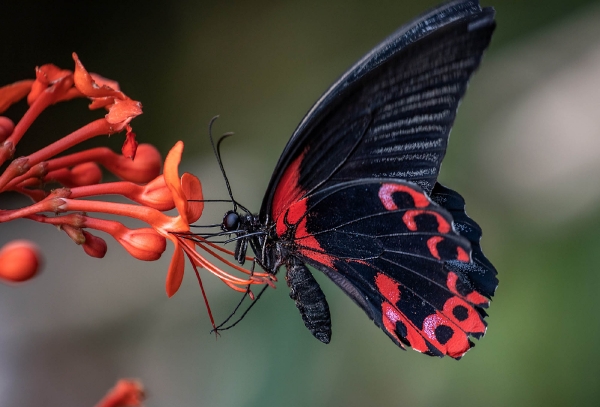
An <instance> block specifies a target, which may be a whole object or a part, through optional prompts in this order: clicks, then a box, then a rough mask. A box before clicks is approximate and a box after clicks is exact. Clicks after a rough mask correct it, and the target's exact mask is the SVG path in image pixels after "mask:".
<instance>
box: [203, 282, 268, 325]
mask: <svg viewBox="0 0 600 407" xmlns="http://www.w3.org/2000/svg"><path fill="white" fill-rule="evenodd" d="M267 288H269V286H268V285H265V286H264V287H263V288H262V290H260V292H259V293H258V295H257V296H256V298H255V299H254V301H252V303H251V304H250V305H249V306H248V308H246V310H245V311H244V313H243V314H242V315H241V316H240V317H239V318H238V319H237V320H236V321H235V322H234V323H232V324H231V325H228V326H226V327H225V328H221V327H222V326H223V325H225V324H226V323H227V321H229V319H231V317H232V316H233V314H231V315H230V316H229V318H227V320H225V321H224V322H223V323H222V324H220V325H219V326H217V327H216V330H217V331H226V330H228V329H231V328H233V327H234V326H236V325H237V324H239V323H240V322H241V321H242V319H244V317H245V316H246V314H247V313H248V312H249V311H250V310H251V309H252V307H253V306H254V305H255V304H256V303H257V302H258V299H259V298H260V297H261V295H263V293H264V292H265V291H266V290H267ZM244 298H245V296H244ZM240 305H241V302H240ZM236 309H237V308H236ZM234 314H235V311H234ZM213 331H214V329H213ZM211 333H212V331H211Z"/></svg>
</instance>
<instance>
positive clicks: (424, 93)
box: [221, 0, 498, 359]
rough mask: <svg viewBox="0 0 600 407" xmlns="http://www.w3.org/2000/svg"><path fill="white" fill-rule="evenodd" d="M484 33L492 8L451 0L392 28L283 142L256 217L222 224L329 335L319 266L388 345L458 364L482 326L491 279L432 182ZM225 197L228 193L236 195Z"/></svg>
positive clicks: (459, 216)
mask: <svg viewBox="0 0 600 407" xmlns="http://www.w3.org/2000/svg"><path fill="white" fill-rule="evenodd" d="M494 28H495V21H494V10H493V9H492V8H489V7H488V8H481V7H480V5H479V3H478V1H473V0H463V1H451V2H448V3H446V4H443V5H441V6H439V7H438V8H435V9H433V10H431V11H430V12H428V13H426V14H424V15H422V16H421V17H419V18H417V19H415V20H414V21H412V22H411V23H409V24H408V25H406V26H404V27H402V28H400V29H399V30H398V31H396V32H395V33H394V34H392V35H391V36H390V37H388V38H387V39H386V40H384V41H383V42H382V43H381V44H379V45H378V46H377V47H375V48H374V49H373V50H372V51H370V52H369V53H368V54H367V55H365V56H364V57H363V58H362V59H361V60H360V61H358V62H357V63H356V64H355V65H354V66H353V67H352V68H350V70H348V71H347V72H346V73H345V74H344V75H342V77H341V78H340V79H339V80H338V81H337V82H335V83H334V84H333V85H332V86H331V87H330V88H329V90H328V91H327V92H325V94H324V95H323V96H322V97H321V98H320V99H319V100H318V101H317V103H316V104H315V105H314V106H313V107H312V109H310V111H309V112H308V114H307V115H306V116H305V117H304V119H303V120H302V122H301V123H300V125H299V126H298V127H297V129H296V130H295V132H294V133H293V135H292V137H291V139H290V140H289V142H288V143H287V146H286V147H285V149H284V150H283V153H282V154H281V157H280V158H279V162H278V163H277V165H276V167H275V170H274V172H273V175H272V178H271V181H270V183H269V186H268V188H267V191H266V193H265V196H264V199H263V202H262V207H261V209H260V212H259V213H258V214H252V213H250V212H249V211H247V210H246V209H245V208H244V207H241V208H242V209H244V211H245V213H238V211H237V205H236V206H234V210H231V211H228V212H227V213H226V214H225V216H224V218H223V221H222V224H221V228H222V230H223V231H224V232H225V233H231V234H234V235H235V236H236V240H237V244H236V249H235V257H236V259H237V260H238V261H239V263H241V264H243V262H244V259H245V258H246V252H247V250H248V248H251V249H252V251H253V252H254V255H255V261H256V263H257V264H259V265H260V266H261V267H262V268H263V269H264V270H265V271H266V272H268V273H271V274H273V275H274V274H276V273H277V272H278V271H279V269H280V268H281V267H285V269H286V275H285V279H286V282H287V285H288V286H289V289H290V297H291V298H292V299H293V300H294V301H295V303H296V306H297V308H298V310H299V311H300V314H301V317H302V320H303V321H304V324H305V325H306V327H307V328H308V329H309V330H310V332H311V333H312V334H313V335H314V336H315V337H316V338H317V339H319V340H320V341H321V342H324V343H329V341H330V340H331V316H330V312H329V306H328V304H327V301H326V299H325V295H324V293H323V291H322V290H321V288H320V286H319V284H318V283H317V282H316V280H315V278H314V276H313V275H312V274H311V271H310V270H309V269H308V268H307V265H309V266H312V267H314V268H315V269H317V270H319V271H321V272H323V273H325V275H326V276H327V277H329V278H330V279H331V280H332V281H333V282H334V283H335V284H336V285H337V286H338V287H339V288H341V289H342V290H343V291H344V292H345V293H346V294H347V295H348V296H349V297H350V298H351V299H352V300H353V301H354V302H355V303H356V304H357V305H358V306H359V307H360V308H362V309H363V311H364V312H365V313H366V314H367V316H368V317H369V318H370V319H372V320H373V321H374V323H375V325H377V326H378V327H380V328H381V329H382V330H383V332H385V333H386V334H387V335H388V336H389V337H390V338H391V340H392V341H393V342H394V343H396V344H397V345H398V346H399V347H401V348H403V349H404V345H408V346H411V347H412V348H413V349H415V350H417V351H419V352H422V353H425V354H428V355H432V356H440V357H442V356H444V355H448V356H450V357H452V358H455V359H459V358H460V357H462V356H463V355H464V354H465V353H466V352H467V351H468V350H469V349H470V348H471V347H472V346H474V344H473V342H472V341H471V340H470V339H469V338H470V337H474V338H480V337H481V336H483V335H484V333H485V331H486V326H487V324H486V322H485V320H484V317H486V316H487V314H486V312H485V310H484V308H487V307H488V305H489V301H490V299H491V297H492V296H493V294H494V291H495V289H496V287H497V285H498V280H497V278H496V274H497V272H496V270H495V269H494V267H493V266H492V264H491V263H490V262H489V261H488V260H487V259H486V257H485V256H484V255H483V253H482V251H481V247H480V239H481V229H480V228H479V226H478V225H477V223H475V222H474V221H473V220H471V219H470V218H469V217H468V216H467V214H466V213H465V209H464V207H465V202H464V200H463V198H462V197H461V196H460V195H459V194H458V193H457V192H455V191H453V190H451V189H449V188H446V187H444V186H442V185H440V184H439V183H438V182H437V176H438V173H439V171H440V165H441V162H442V159H443V157H444V155H445V152H446V146H447V143H448V137H449V134H450V130H451V127H452V124H453V122H454V118H455V116H456V110H457V107H458V104H459V102H460V100H461V98H462V97H463V95H464V93H465V90H466V88H467V84H468V82H469V79H470V78H471V75H472V74H473V72H474V71H475V70H476V69H477V67H478V66H479V64H480V61H481V58H482V55H483V52H484V50H485V49H486V48H487V47H488V45H489V42H490V40H491V36H492V33H493V31H494ZM234 202H235V201H234Z"/></svg>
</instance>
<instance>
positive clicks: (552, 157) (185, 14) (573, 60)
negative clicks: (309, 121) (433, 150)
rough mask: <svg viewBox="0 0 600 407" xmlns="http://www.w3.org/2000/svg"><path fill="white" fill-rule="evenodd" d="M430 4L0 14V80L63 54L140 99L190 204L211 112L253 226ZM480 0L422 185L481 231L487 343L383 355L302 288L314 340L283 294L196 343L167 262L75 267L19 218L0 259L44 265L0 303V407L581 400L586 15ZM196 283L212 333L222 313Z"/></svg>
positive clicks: (573, 0)
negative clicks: (332, 100)
mask: <svg viewBox="0 0 600 407" xmlns="http://www.w3.org/2000/svg"><path fill="white" fill-rule="evenodd" d="M436 3H437V2H436V1H431V0H427V1H409V0H404V1H369V2H366V1H363V2H361V1H356V0H355V1H339V0H336V1H328V2H322V1H313V0H310V1H304V2H293V1H258V2H243V3H242V2H233V1H187V2H186V1H183V2H172V3H169V4H167V3H163V2H145V3H144V4H143V5H142V3H141V2H133V1H120V2H111V1H104V2H61V1H53V2H27V1H20V2H3V4H2V5H1V6H0V22H1V23H0V38H1V39H2V40H1V41H0V55H1V56H2V66H1V68H0V83H1V84H5V83H10V82H13V81H16V80H19V79H23V78H26V77H32V76H33V68H34V67H35V66H36V65H41V64H43V63H47V62H53V63H55V64H58V65H60V66H62V67H65V68H71V67H72V61H71V57H70V55H71V52H73V51H76V52H77V53H78V54H79V56H80V58H81V59H82V61H83V63H84V64H85V66H86V67H87V68H88V69H89V70H90V71H92V72H98V73H100V74H102V75H104V76H106V77H109V78H113V79H116V80H118V81H119V82H120V84H121V87H122V89H123V90H124V91H125V92H126V93H127V94H128V95H130V96H131V97H132V98H134V99H137V100H140V101H142V103H143V105H144V115H142V116H140V117H139V118H137V119H135V120H134V122H133V126H134V129H135V131H136V133H137V134H138V137H139V139H140V141H149V142H152V143H155V144H156V145H158V146H159V148H160V149H161V151H162V152H163V154H164V153H166V152H167V151H168V149H169V148H170V147H171V146H172V145H173V144H174V142H175V141H176V140H179V139H181V140H184V141H185V143H186V151H185V157H184V163H183V166H184V168H185V169H186V170H189V171H192V172H194V173H195V174H196V175H198V176H199V177H200V179H201V180H202V182H203V184H204V192H205V196H206V197H208V198H223V197H225V196H226V191H225V189H224V186H223V182H222V179H221V176H220V174H219V172H218V168H217V165H216V162H215V159H214V157H213V156H212V152H211V149H210V146H209V144H208V137H207V130H206V129H207V124H208V121H209V120H210V118H211V117H212V116H214V115H216V114H219V115H221V118H220V119H219V121H218V122H217V124H216V126H215V130H216V132H217V133H222V132H226V131H234V132H236V137H234V138H233V139H231V140H228V141H227V142H226V144H225V145H224V148H223V159H224V162H225V165H226V168H227V171H228V174H229V176H230V179H231V182H232V187H233V189H234V194H235V195H236V197H237V199H238V200H239V201H241V202H242V203H243V204H244V205H246V206H248V207H249V208H253V209H254V210H258V208H259V205H260V202H261V199H262V195H263V191H264V189H265V187H266V185H267V182H268V180H269V177H270V173H271V171H272V168H273V167H274V165H275V163H276V161H277V158H278V155H279V153H280V152H281V150H282V149H283V147H284V145H285V143H286V141H287V139H288V137H289V136H290V135H291V133H292V131H293V130H294V128H295V126H296V125H297V124H298V122H299V121H300V120H301V118H302V116H303V115H304V113H305V112H306V111H307V110H308V109H309V108H310V106H311V105H312V103H313V102H314V101H315V100H316V99H317V98H318V97H319V96H320V94H321V93H322V92H323V91H325V89H326V88H327V87H328V86H329V85H330V84H331V83H332V82H333V81H334V80H335V79H336V78H337V77H338V76H339V75H341V74H342V73H343V72H344V70H345V69H347V68H348V67H349V66H350V65H351V64H352V63H353V62H354V61H356V60H357V59H358V58H360V57H361V56H362V55H363V54H364V53H365V52H367V51H368V50H369V49H371V48H372V47H373V46H374V45H376V44H377V43H378V41H380V40H381V39H383V38H384V37H385V36H387V35H388V34H390V33H391V32H392V31H393V30H395V29H396V28H397V27H399V26H400V25H401V24H403V23H405V22H407V21H408V20H410V19H411V18H413V17H414V16H416V15H417V14H419V13H421V12H423V11H424V10H426V9H428V8H430V7H432V6H434V5H435V4H436ZM484 5H492V6H495V7H496V10H497V21H498V28H497V31H496V34H495V37H494V39H493V41H492V45H491V48H490V50H489V52H488V53H487V54H486V56H485V58H484V61H483V64H482V67H481V69H480V71H479V72H478V73H477V74H476V77H475V78H474V80H473V81H472V83H471V86H470V88H469V91H468V92H467V96H466V99H465V100H464V102H463V104H462V106H461V108H460V111H459V115H458V119H457V122H456V125H455V128H454V131H453V133H452V137H451V142H450V147H449V150H448V155H447V158H446V160H445V161H444V165H443V169H442V175H441V181H442V182H443V183H445V184H446V185H448V186H450V187H452V188H454V189H456V190H458V191H460V192H461V194H463V196H464V197H465V198H466V201H467V210H468V212H469V215H470V216H471V217H472V218H474V219H476V220H477V221H478V222H479V223H480V225H481V226H482V228H483V230H484V237H483V241H482V245H483V249H484V251H485V253H486V254H487V256H488V257H489V258H490V260H491V261H492V262H493V263H494V265H495V266H496V267H497V269H498V271H499V278H500V286H499V288H498V291H497V293H496V297H495V298H494V301H493V303H492V305H491V307H490V310H489V313H490V317H489V318H488V323H489V328H488V333H487V335H486V337H485V338H484V339H483V340H481V341H479V342H478V343H477V346H476V347H475V349H473V350H472V351H470V352H469V353H468V354H467V355H466V356H465V357H464V358H463V359H462V360H461V361H459V362H456V361H454V360H452V359H449V358H445V359H442V360H440V359H437V358H430V357H427V356H423V355H420V354H418V353H417V352H414V351H412V350H409V351H407V352H403V351H401V350H399V349H398V348H396V347H395V345H393V343H392V342H391V341H390V340H389V339H388V338H387V337H386V336H385V335H384V334H383V333H382V332H381V331H380V330H379V329H378V328H376V327H375V326H374V325H373V324H372V323H371V322H370V321H369V320H368V319H367V318H366V317H365V316H364V314H363V313H362V311H360V310H359V309H358V307H356V306H355V305H354V304H353V303H352V302H351V300H350V299H349V298H347V297H346V296H344V295H343V294H342V293H341V291H340V290H339V289H338V288H337V287H336V286H335V285H334V284H332V283H331V282H329V281H327V280H326V278H323V276H322V275H317V278H318V280H319V281H320V282H321V283H322V287H323V290H324V291H325V293H326V294H327V297H328V300H329V304H330V306H331V308H332V319H333V339H332V343H331V344H329V345H327V346H325V345H323V344H321V343H319V342H318V341H317V340H315V339H313V338H312V336H311V335H310V333H309V332H308V331H307V330H306V329H305V328H304V326H303V324H302V321H301V319H300V317H299V315H298V312H297V311H296V309H295V306H294V304H293V302H292V301H290V300H289V298H288V294H287V287H286V286H285V284H279V288H278V289H277V290H275V291H272V290H271V291H269V292H267V293H266V295H265V296H264V297H263V298H262V299H261V301H260V302H259V303H258V304H257V306H256V307H255V309H254V310H253V311H252V312H251V313H250V314H249V315H248V316H247V317H246V319H245V320H244V321H243V322H242V323H241V324H239V325H238V326H237V327H236V328H235V329H233V330H230V331H227V332H225V333H224V334H223V335H222V336H221V337H220V338H219V339H218V340H215V338H214V336H211V335H210V334H209V330H210V322H209V320H208V317H207V315H206V311H205V309H204V305H203V300H202V297H201V294H200V291H199V290H198V286H197V283H196V282H195V281H194V277H193V274H192V273H190V269H189V267H188V273H187V275H186V277H185V280H184V284H183V286H182V288H181V290H180V291H179V293H178V294H177V295H176V296H175V297H173V298H172V299H167V298H166V295H165V294H164V278H165V274H166V270H167V266H168V261H169V258H170V252H168V253H166V254H165V255H164V256H163V259H161V260H160V261H158V262H154V263H141V262H139V261H135V260H133V259H132V258H130V257H129V256H128V255H126V253H125V252H124V251H123V250H122V249H121V248H120V247H116V246H115V245H114V244H111V245H109V253H108V255H107V257H106V258H105V259H103V260H97V259H91V258H89V257H87V256H85V255H84V254H83V251H82V250H81V249H80V248H78V247H75V246H74V245H73V244H72V242H70V241H69V240H68V239H67V238H66V236H64V235H63V234H61V233H60V232H58V231H56V230H55V229H54V228H51V227H43V226H39V225H34V224H30V223H26V222H23V223H15V224H13V225H4V226H3V227H2V228H0V244H4V243H5V242H7V241H9V240H12V239H14V238H17V237H27V238H30V239H32V240H35V241H36V242H38V243H39V244H40V246H41V247H42V249H43V251H44V254H45V256H46V266H45V270H44V272H43V274H42V275H40V276H39V277H38V278H37V279H36V280H34V281H32V282H30V283H28V284H25V285H23V286H19V287H8V286H0V324H1V325H0V326H1V327H2V328H1V329H0V405H2V406H20V407H23V406H31V407H33V406H36V407H38V406H40V405H45V406H67V405H73V406H75V405H77V406H92V405H93V404H94V403H95V401H96V400H98V399H99V398H100V397H101V395H102V394H103V393H104V392H105V391H106V390H107V389H108V388H109V387H110V386H112V384H113V383H114V382H115V380H116V379H118V378H119V377H137V378H140V379H141V380H142V381H143V382H144V384H145V385H146V387H147V389H148V396H149V399H148V402H147V405H148V406H283V405H285V406H307V405H310V406H364V405H375V406H378V405H382V406H383V405H387V406H481V405H486V406H565V405H569V406H571V405H576V406H597V405H599V403H600V402H599V401H598V400H600V350H599V348H598V346H599V345H600V321H599V320H598V312H599V311H600V305H599V302H598V296H599V294H598V293H599V292H600V273H599V272H598V264H599V261H600V250H598V248H600V234H599V233H598V230H599V229H600V183H598V176H597V174H598V171H599V170H600V115H599V111H600V92H599V91H600V4H599V3H598V2H593V1H586V0H570V1H566V0H543V1H542V0H525V1H510V0H498V1H495V2H493V3H488V2H485V3H484ZM19 109H21V110H19ZM23 109H24V107H23V106H17V107H15V109H13V110H12V111H11V114H12V115H14V116H15V117H18V115H19V114H20V113H21V112H22V111H23ZM96 117H98V112H88V111H87V107H86V103H85V102H83V101H79V102H71V103H69V104H64V105H59V106H55V107H52V108H51V109H48V111H47V112H45V113H44V115H43V117H42V118H40V120H38V121H37V122H36V124H35V126H34V127H33V128H32V129H31V131H30V132H29V133H28V135H27V138H25V139H24V141H23V143H22V145H20V146H19V147H20V148H21V150H19V153H20V154H25V153H26V152H27V151H28V150H31V151H33V150H34V149H36V148H39V146H41V145H45V144H47V143H48V141H49V140H52V139H55V138H58V137H60V136H61V135H65V134H67V133H68V132H70V131H72V130H74V129H76V128H78V127H79V126H81V125H83V124H85V123H87V122H88V121H90V120H91V119H92V118H96ZM121 140H122V139H121V138H120V137H119V136H117V137H112V138H111V139H110V140H109V143H111V145H112V146H114V148H115V149H116V148H119V146H120V144H121ZM94 143H96V144H105V143H106V139H102V140H99V141H93V142H91V143H90V144H88V145H93V144H94ZM4 199H8V198H4ZM8 204H9V203H8V202H4V203H3V207H4V206H5V205H8ZM11 204H12V203H11ZM226 209H227V208H226V207H222V206H221V207H212V206H211V207H208V208H207V210H206V213H205V214H204V217H203V220H204V221H205V223H213V222H218V221H220V219H221V216H222V213H223V212H224V211H225V210H226ZM109 243H110V242H109ZM169 250H170V249H169ZM204 281H205V284H206V288H207V292H208V297H209V300H210V301H211V306H212V310H213V312H214V314H215V317H216V319H217V320H222V319H224V318H225V317H226V316H227V315H229V313H230V312H231V310H232V309H233V307H234V306H235V304H236V303H237V301H238V299H239V296H237V295H236V293H233V292H231V291H230V290H228V289H226V288H225V287H224V286H223V284H221V283H220V282H219V281H217V280H216V279H215V278H214V277H212V276H210V275H208V274H204Z"/></svg>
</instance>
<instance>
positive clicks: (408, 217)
mask: <svg viewBox="0 0 600 407" xmlns="http://www.w3.org/2000/svg"><path fill="white" fill-rule="evenodd" d="M419 215H431V216H435V218H436V219H437V222H438V232H440V233H449V232H450V230H451V229H452V227H451V226H450V223H448V221H447V220H446V219H444V217H443V216H442V215H440V214H439V213H437V212H433V211H427V210H422V209H411V210H409V211H406V213H405V214H404V216H403V217H402V221H403V222H404V224H405V225H406V227H407V228H408V229H409V230H412V231H413V232H416V231H417V222H415V217H417V216H419Z"/></svg>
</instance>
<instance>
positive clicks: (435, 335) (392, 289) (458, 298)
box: [277, 180, 487, 358]
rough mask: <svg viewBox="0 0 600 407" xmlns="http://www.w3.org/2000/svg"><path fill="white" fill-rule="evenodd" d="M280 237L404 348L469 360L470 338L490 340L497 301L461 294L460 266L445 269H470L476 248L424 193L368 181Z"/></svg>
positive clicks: (294, 212) (331, 196) (289, 225)
mask: <svg viewBox="0 0 600 407" xmlns="http://www.w3.org/2000/svg"><path fill="white" fill-rule="evenodd" d="M463 213H464V211H463ZM465 216H466V215H465ZM277 234H278V235H279V236H280V238H281V239H282V240H283V241H284V242H287V244H288V245H289V247H288V249H289V250H290V251H291V252H293V253H295V255H296V256H299V257H301V258H302V259H303V260H304V261H306V262H307V263H309V264H311V265H313V266H314V267H316V268H318V269H319V270H321V271H323V272H324V273H325V274H327V275H328V276H329V277H330V278H331V279H332V280H333V281H334V282H335V283H336V284H338V285H339V286H340V287H341V288H342V289H343V290H344V291H345V292H346V293H347V294H348V295H349V296H350V297H351V298H353V300H354V301H355V302H356V303H357V304H358V305H360V306H361V307H362V308H363V309H364V310H365V312H366V313H367V315H369V317H370V318H371V319H373V320H374V321H375V323H376V324H377V325H378V326H379V327H381V328H382V329H383V331H384V332H386V334H387V335H388V336H390V338H392V340H393V341H394V342H395V343H397V344H398V345H400V346H401V343H405V344H409V345H411V346H412V347H413V348H414V349H416V350H418V351H420V352H424V353H427V354H430V355H436V356H443V355H449V356H451V357H453V358H459V357H461V356H462V355H463V354H464V353H465V352H466V351H467V350H468V349H469V348H470V347H471V346H472V342H471V341H470V340H469V336H470V335H471V336H475V337H479V336H481V335H483V333H484V332H485V327H486V325H485V322H484V321H483V317H482V315H483V314H482V311H483V310H481V307H482V306H484V304H483V302H482V300H481V299H482V298H483V299H484V300H485V303H486V304H487V300H486V299H485V298H484V297H483V296H482V295H481V294H479V293H478V292H476V291H475V290H471V291H468V292H467V291H466V290H465V289H464V288H465V287H466V286H465V287H463V286H461V290H458V289H457V285H456V279H455V278H454V276H456V271H457V269H458V266H453V267H452V268H451V270H453V272H449V271H448V269H446V268H445V264H447V262H449V261H450V262H452V263H456V264H464V265H465V266H468V265H469V262H470V257H469V253H470V251H471V247H470V242H469V240H468V238H465V237H463V236H460V235H459V234H458V233H457V232H456V231H455V230H454V229H453V227H452V217H451V215H450V213H448V211H446V210H445V209H444V208H442V207H441V206H439V205H437V204H435V203H434V202H432V201H431V200H430V199H429V198H428V196H427V195H426V194H425V192H424V191H423V190H422V189H421V188H419V187H418V186H417V185H415V184H412V183H408V182H405V181H402V180H393V181H392V180H390V181H381V180H359V181H352V182H346V183H341V184H338V185H336V186H334V187H331V188H327V189H324V190H320V191H319V192H317V193H315V194H313V195H310V196H308V197H306V198H304V199H302V200H300V201H298V202H296V203H294V204H292V205H290V207H289V208H287V209H286V211H285V212H284V214H283V215H282V216H281V217H280V218H278V220H277ZM477 244H478V240H477ZM480 310H481V312H480Z"/></svg>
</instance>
